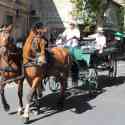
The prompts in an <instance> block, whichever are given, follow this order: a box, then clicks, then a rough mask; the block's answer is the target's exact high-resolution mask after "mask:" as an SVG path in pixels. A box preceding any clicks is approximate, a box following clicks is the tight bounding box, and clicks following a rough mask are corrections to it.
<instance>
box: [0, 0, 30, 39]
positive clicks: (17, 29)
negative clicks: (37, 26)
mask: <svg viewBox="0 0 125 125" xmlns="http://www.w3.org/2000/svg"><path fill="white" fill-rule="evenodd" d="M27 1H28V0H26V1H24V0H23V1H22V0H18V2H15V0H1V1H0V25H2V24H4V23H8V22H11V23H13V24H14V30H13V35H14V37H15V38H20V37H22V36H23V35H25V34H26V33H27V31H28V30H29V23H28V22H29V21H28V18H29V2H27Z"/></svg>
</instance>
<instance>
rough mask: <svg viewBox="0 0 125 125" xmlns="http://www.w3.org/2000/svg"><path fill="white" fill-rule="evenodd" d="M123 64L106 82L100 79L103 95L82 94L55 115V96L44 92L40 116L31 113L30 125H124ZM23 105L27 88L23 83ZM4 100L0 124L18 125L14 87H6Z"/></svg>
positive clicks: (70, 98)
mask: <svg viewBox="0 0 125 125" xmlns="http://www.w3.org/2000/svg"><path fill="white" fill-rule="evenodd" d="M124 83H125V61H119V62H118V73H117V78H116V79H115V80H112V81H110V80H109V79H108V78H107V77H106V76H105V74H104V75H102V76H100V80H99V84H100V86H101V87H102V89H103V92H102V93H100V94H98V95H97V96H94V97H91V98H90V97H89V96H88V95H86V94H83V93H82V92H81V93H80V94H76V95H75V96H72V97H69V98H67V99H66V101H65V106H64V110H63V111H61V112H59V111H57V110H56V108H55V105H56V101H57V99H58V97H57V95H56V94H54V93H50V91H49V90H48V91H45V92H44V95H45V97H44V98H43V99H42V100H41V105H42V106H41V113H40V114H39V115H37V116H36V115H34V114H31V118H30V124H32V125H124V124H125V84H124ZM24 86H25V87H24V103H25V102H26V101H25V96H26V93H27V89H28V86H27V84H26V82H25V84H24ZM6 97H7V99H8V102H9V104H10V106H11V110H10V111H9V112H4V110H3V108H2V105H1V103H0V125H22V124H23V123H22V121H21V117H19V116H17V115H16V110H17V104H18V103H17V90H16V86H15V85H9V86H8V87H7V88H6Z"/></svg>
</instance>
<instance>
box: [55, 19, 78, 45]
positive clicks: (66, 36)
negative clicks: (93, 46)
mask: <svg viewBox="0 0 125 125" xmlns="http://www.w3.org/2000/svg"><path fill="white" fill-rule="evenodd" d="M60 37H61V38H60V39H58V40H57V41H56V45H57V46H58V47H77V46H78V44H79V39H80V31H79V29H78V28H77V23H76V21H75V20H74V19H71V20H70V21H69V23H68V26H67V27H66V29H65V31H64V32H63V33H62V35H61V36H60Z"/></svg>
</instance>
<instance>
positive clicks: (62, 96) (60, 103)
mask: <svg viewBox="0 0 125 125" xmlns="http://www.w3.org/2000/svg"><path fill="white" fill-rule="evenodd" d="M60 83H61V90H60V98H59V100H58V103H57V108H58V109H59V110H62V109H63V107H64V100H65V90H66V87H67V80H66V79H64V78H63V77H61V79H60Z"/></svg>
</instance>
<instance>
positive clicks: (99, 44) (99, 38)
mask: <svg viewBox="0 0 125 125" xmlns="http://www.w3.org/2000/svg"><path fill="white" fill-rule="evenodd" d="M88 37H91V38H95V39H96V45H95V49H96V50H98V51H99V53H102V52H103V48H104V47H106V37H105V35H104V31H103V29H102V27H98V28H97V33H96V34H94V35H89V36H88Z"/></svg>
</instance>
